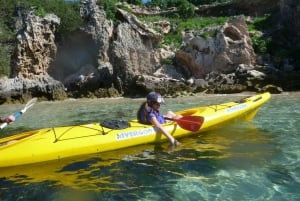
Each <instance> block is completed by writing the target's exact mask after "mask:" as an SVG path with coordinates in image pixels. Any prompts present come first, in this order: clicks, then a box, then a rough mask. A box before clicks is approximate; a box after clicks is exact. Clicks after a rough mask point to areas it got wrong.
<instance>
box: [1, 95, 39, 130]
mask: <svg viewBox="0 0 300 201" xmlns="http://www.w3.org/2000/svg"><path fill="white" fill-rule="evenodd" d="M36 102H37V98H33V99H31V100H30V101H28V102H27V103H26V105H25V107H24V108H23V109H22V110H21V111H20V112H16V113H15V114H14V117H15V119H17V118H19V117H20V116H21V115H22V114H24V113H25V112H26V111H27V110H28V109H29V108H31V107H32V106H33V105H34V104H35V103H36ZM7 125H8V123H7V122H5V123H3V124H1V126H0V129H3V128H5V127H6V126H7Z"/></svg>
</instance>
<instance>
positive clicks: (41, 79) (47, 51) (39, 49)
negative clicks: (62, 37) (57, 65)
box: [0, 11, 66, 102]
mask: <svg viewBox="0 0 300 201" xmlns="http://www.w3.org/2000/svg"><path fill="white" fill-rule="evenodd" d="M59 23H60V19H59V18H58V17H57V16H55V15H52V14H50V15H46V16H45V17H44V18H41V17H38V16H35V15H34V14H33V11H32V12H31V13H29V14H28V16H27V21H26V27H25V29H24V30H22V31H20V33H19V34H18V36H17V44H16V47H15V50H14V53H13V55H12V60H11V68H12V72H11V75H10V77H11V78H4V79H1V80H0V102H7V101H9V100H10V101H14V100H16V101H22V100H23V101H24V100H25V101H26V99H28V98H31V96H37V97H40V98H45V99H47V100H57V99H64V98H66V94H65V91H64V86H63V84H62V83H61V82H59V81H57V80H54V79H53V78H52V77H50V76H49V74H48V68H49V64H50V63H51V61H52V60H53V59H55V56H56V51H57V48H56V45H55V41H54V40H55V36H54V32H55V29H56V26H57V25H58V24H59ZM12 99H14V100H12Z"/></svg>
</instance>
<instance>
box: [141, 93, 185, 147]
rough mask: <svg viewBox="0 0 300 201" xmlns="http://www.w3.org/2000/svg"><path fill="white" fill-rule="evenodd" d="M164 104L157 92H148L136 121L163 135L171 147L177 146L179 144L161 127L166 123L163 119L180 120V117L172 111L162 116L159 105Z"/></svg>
mask: <svg viewBox="0 0 300 201" xmlns="http://www.w3.org/2000/svg"><path fill="white" fill-rule="evenodd" d="M161 104H165V101H164V99H163V97H162V96H161V95H160V94H159V93H157V92H150V93H149V94H148V95H147V98H146V101H145V102H143V103H142V104H141V106H140V108H139V110H138V112H137V119H138V121H139V122H140V123H143V124H152V125H154V126H155V127H156V128H157V129H158V130H159V131H160V132H161V133H162V134H164V135H165V136H166V137H167V138H168V139H169V141H170V143H171V144H172V145H175V146H177V145H179V144H180V143H179V142H178V141H177V140H176V139H175V138H174V137H173V136H172V135H171V134H170V133H169V132H168V131H166V129H165V128H164V127H163V126H162V124H164V123H166V120H165V118H172V119H176V118H180V117H181V116H180V115H176V114H175V113H174V112H172V111H168V112H167V114H165V115H163V114H162V113H161V112H160V111H159V108H160V105H161Z"/></svg>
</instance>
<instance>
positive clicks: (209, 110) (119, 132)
mask: <svg viewBox="0 0 300 201" xmlns="http://www.w3.org/2000/svg"><path fill="white" fill-rule="evenodd" d="M270 97H271V95H270V93H263V94H258V95H255V96H252V97H247V98H244V99H242V100H240V101H239V102H228V103H223V104H219V105H209V106H204V107H196V108H192V109H187V110H183V111H179V112H177V114H181V115H183V116H202V117H204V122H203V124H202V126H201V128H200V130H198V131H196V132H192V131H188V130H185V129H183V128H181V127H180V126H179V125H178V124H177V123H176V122H169V123H166V124H164V128H165V129H166V130H167V131H168V132H169V133H171V134H172V135H173V136H174V137H175V138H180V137H184V136H188V135H192V134H196V133H201V132H205V131H208V130H212V129H216V128H218V127H222V126H225V125H226V124H231V123H235V122H239V121H244V120H251V119H252V118H253V117H254V116H255V115H256V113H257V112H258V110H259V108H260V107H261V106H262V105H263V104H264V103H265V102H266V101H268V100H269V99H270ZM129 124H130V126H129V127H128V128H124V129H111V128H107V127H104V126H101V124H99V123H91V124H84V125H76V126H63V127H55V128H43V129H40V130H35V131H28V132H24V133H21V134H17V135H14V136H10V137H6V138H2V139H0V155H1V158H0V167H8V166H17V165H25V164H31V163H39V162H44V161H51V160H59V159H63V158H68V157H72V156H79V155H85V154H93V153H100V152H106V151H112V150H117V149H122V148H126V147H132V146H136V145H140V144H146V143H157V142H162V141H166V140H167V139H166V138H165V136H164V135H162V134H161V133H159V132H157V130H156V129H155V128H154V127H153V126H152V125H144V124H140V123H138V122H137V121H136V120H132V121H130V122H129Z"/></svg>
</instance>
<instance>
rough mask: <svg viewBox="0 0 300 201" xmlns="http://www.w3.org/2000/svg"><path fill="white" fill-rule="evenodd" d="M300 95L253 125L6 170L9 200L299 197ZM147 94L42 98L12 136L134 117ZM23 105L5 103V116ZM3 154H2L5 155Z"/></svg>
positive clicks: (1, 182) (171, 102)
mask: <svg viewBox="0 0 300 201" xmlns="http://www.w3.org/2000/svg"><path fill="white" fill-rule="evenodd" d="M244 96H245V95H235V96H233V95H230V96H221V95H218V96H216V95H214V96H213V95H212V96H199V97H186V98H176V99H167V103H168V104H167V106H163V108H162V110H164V111H166V110H167V109H172V110H174V111H176V110H180V109H186V108H190V107H192V106H198V105H208V104H215V103H222V102H226V101H232V100H239V99H240V98H242V97H244ZM299 98H300V94H299V93H294V94H286V95H273V96H272V99H271V100H270V101H269V102H267V103H266V104H265V105H264V106H263V107H262V108H261V110H260V111H259V113H258V114H257V116H256V117H255V118H254V120H253V121H251V122H246V123H238V124H235V125H232V126H229V127H226V128H223V129H219V130H214V131H211V132H207V133H203V134H200V135H195V136H191V137H187V138H183V139H180V142H181V143H182V144H183V146H181V147H178V148H176V149H173V150H172V149H169V148H168V143H165V144H161V145H142V146H138V147H133V148H128V149H123V150H119V151H114V152H107V153H102V154H94V155H89V156H84V157H80V158H72V159H68V160H63V161H55V162H51V163H45V164H38V165H32V166H23V167H19V168H9V169H7V168H6V169H0V200H1V201H2V200H3V201H16V200H22V201H25V200H26V201H27V200H28V201H29V200H30V201H32V200H38V201H48V200H49V201H50V200H51V201H62V200H72V201H79V200H80V201H96V200H118V201H119V200H166V201H168V200H272V201H273V200H275V201H276V200H278V201H279V200H280V201H282V200H300V191H299V189H300V163H299V161H300V136H299V132H298V131H299V129H300V125H299V123H300V106H299ZM141 102H142V100H141V99H98V100H96V99H93V100H88V99H86V100H68V101H63V102H42V103H38V104H36V105H35V106H34V107H33V108H31V109H30V110H28V111H27V112H26V113H25V114H24V116H23V117H21V118H20V119H19V120H18V121H17V122H16V123H15V124H14V125H11V126H9V127H7V128H5V129H4V130H1V131H0V135H1V136H3V137H4V136H9V135H12V134H15V133H19V132H21V131H26V130H32V129H38V128H43V127H51V126H59V125H74V124H79V123H86V122H94V121H103V120H106V119H123V120H130V119H133V118H135V111H136V109H137V108H138V106H139V104H140V103H141ZM22 107H23V105H9V106H7V105H5V106H3V105H1V106H0V111H1V115H4V114H10V113H13V112H15V111H17V110H18V109H21V108H22ZM0 157H1V156H0Z"/></svg>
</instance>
